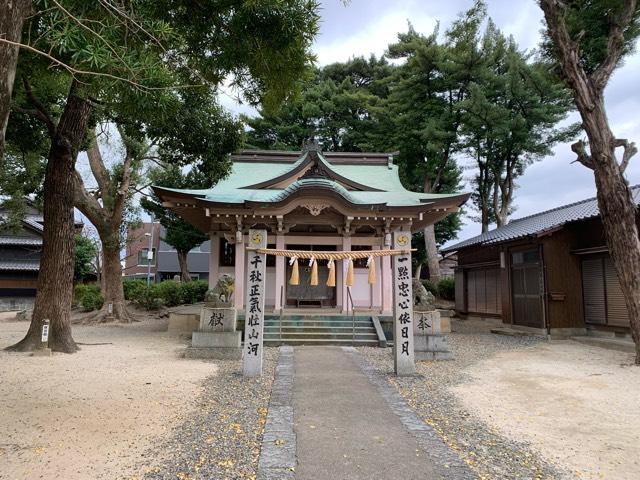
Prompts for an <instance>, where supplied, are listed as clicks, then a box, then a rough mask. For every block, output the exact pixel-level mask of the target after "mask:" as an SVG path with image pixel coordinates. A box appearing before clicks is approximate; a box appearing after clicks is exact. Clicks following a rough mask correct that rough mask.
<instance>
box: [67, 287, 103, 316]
mask: <svg viewBox="0 0 640 480" xmlns="http://www.w3.org/2000/svg"><path fill="white" fill-rule="evenodd" d="M73 303H74V304H75V305H80V306H82V309H83V310H84V311H85V312H90V311H92V310H99V309H101V308H102V305H103V304H104V297H103V296H102V293H101V292H100V287H99V286H98V285H94V284H82V283H80V284H78V285H76V286H75V287H74V290H73Z"/></svg>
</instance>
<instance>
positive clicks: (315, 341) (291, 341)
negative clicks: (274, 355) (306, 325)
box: [264, 337, 378, 347]
mask: <svg viewBox="0 0 640 480" xmlns="http://www.w3.org/2000/svg"><path fill="white" fill-rule="evenodd" d="M264 344H265V345H266V346H268V347H276V346H279V345H353V346H371V347H377V346H378V339H377V338H376V339H375V340H359V339H357V338H356V339H355V340H353V339H351V338H348V339H337V338H334V339H325V338H283V339H282V340H281V339H279V338H278V339H275V338H274V339H270V338H267V337H265V338H264Z"/></svg>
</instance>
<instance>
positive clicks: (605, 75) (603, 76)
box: [591, 0, 637, 91]
mask: <svg viewBox="0 0 640 480" xmlns="http://www.w3.org/2000/svg"><path fill="white" fill-rule="evenodd" d="M636 5H637V0H624V7H623V10H622V13H621V15H620V16H619V17H617V18H611V19H610V22H609V24H610V26H609V38H608V41H607V56H606V57H605V59H604V60H603V61H602V63H601V64H600V65H599V66H598V68H596V70H595V72H593V74H592V75H591V79H592V81H593V84H594V86H595V88H596V89H597V90H598V91H602V90H604V87H605V86H606V85H607V82H608V81H609V77H611V73H613V70H614V69H615V68H616V65H618V62H619V61H620V57H621V55H622V50H623V48H624V31H625V29H626V28H627V26H628V25H629V23H631V20H632V19H633V15H634V12H635V9H636Z"/></svg>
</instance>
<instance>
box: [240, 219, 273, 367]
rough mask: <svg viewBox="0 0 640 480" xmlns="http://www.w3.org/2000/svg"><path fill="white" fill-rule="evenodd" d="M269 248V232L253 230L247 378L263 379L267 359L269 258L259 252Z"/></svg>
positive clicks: (246, 328)
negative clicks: (266, 311)
mask: <svg viewBox="0 0 640 480" xmlns="http://www.w3.org/2000/svg"><path fill="white" fill-rule="evenodd" d="M266 247H267V231H266V230H249V239H248V242H247V250H246V255H245V258H246V269H245V272H246V275H247V281H246V288H247V291H246V292H245V303H244V311H245V315H244V318H245V320H244V346H243V348H242V352H243V353H242V358H243V374H244V376H245V377H256V376H261V375H262V357H263V355H264V344H263V333H264V297H265V276H266V269H265V265H266V261H267V260H266V255H265V254H264V253H259V252H258V251H257V249H258V248H266Z"/></svg>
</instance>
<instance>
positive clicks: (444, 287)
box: [438, 277, 456, 301]
mask: <svg viewBox="0 0 640 480" xmlns="http://www.w3.org/2000/svg"><path fill="white" fill-rule="evenodd" d="M438 295H439V297H440V298H442V299H444V300H450V301H455V299H456V281H455V280H454V279H453V278H451V277H445V278H443V279H442V280H440V283H438Z"/></svg>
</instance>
